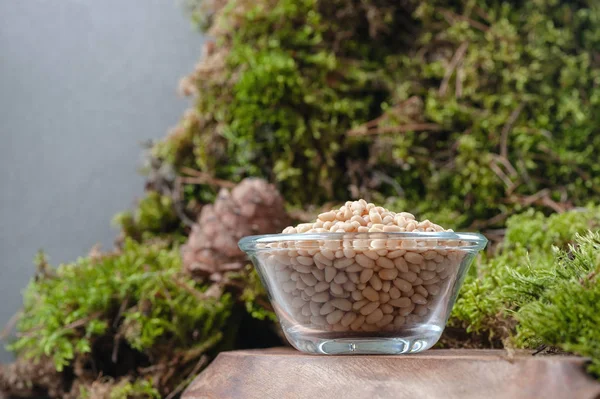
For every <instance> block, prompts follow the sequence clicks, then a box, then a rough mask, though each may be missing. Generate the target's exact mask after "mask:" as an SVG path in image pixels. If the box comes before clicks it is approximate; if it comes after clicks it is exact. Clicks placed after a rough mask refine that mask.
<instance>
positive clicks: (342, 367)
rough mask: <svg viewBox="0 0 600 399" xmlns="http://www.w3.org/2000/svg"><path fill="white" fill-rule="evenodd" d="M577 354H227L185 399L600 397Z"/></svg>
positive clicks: (279, 350)
mask: <svg viewBox="0 0 600 399" xmlns="http://www.w3.org/2000/svg"><path fill="white" fill-rule="evenodd" d="M583 365H584V359H581V358H578V357H573V356H535V357H534V356H531V355H530V354H529V353H525V352H520V353H517V354H515V355H514V356H509V355H508V354H507V352H505V351H501V350H441V349H440V350H430V351H426V352H424V353H420V354H414V355H403V356H318V355H306V354H303V353H300V352H298V351H295V350H293V349H289V348H274V349H267V350H256V351H234V352H224V353H221V354H220V355H219V356H218V357H217V359H215V361H214V362H213V363H212V364H211V365H210V366H209V367H208V368H207V369H206V370H205V371H204V372H202V373H201V374H200V375H199V376H198V377H197V378H196V380H194V382H192V384H191V385H190V387H189V388H188V389H187V390H186V392H185V393H184V394H183V398H184V399H209V398H210V399H213V398H214V399H216V398H219V399H225V398H236V399H269V398H277V399H282V398H286V399H287V398H291V399H293V398H324V399H337V398H368V399H375V398H381V399H387V398H394V399H396V398H411V399H412V398H444V399H454V398H460V399H469V398H485V399H495V398H510V399H524V398H582V399H587V398H600V383H598V382H597V381H595V380H593V379H592V378H590V377H589V376H587V375H586V374H585V373H584V371H583Z"/></svg>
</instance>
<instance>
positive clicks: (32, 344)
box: [11, 240, 232, 370]
mask: <svg viewBox="0 0 600 399" xmlns="http://www.w3.org/2000/svg"><path fill="white" fill-rule="evenodd" d="M41 262H42V263H41V264H42V265H43V269H41V271H40V273H39V274H38V275H37V276H36V278H35V279H34V280H33V281H32V282H31V283H30V285H29V287H28V288H27V290H26V292H25V301H24V311H23V314H22V316H21V318H20V320H19V324H18V328H19V331H20V338H18V340H17V341H16V342H14V343H13V344H12V345H11V349H12V350H14V351H16V352H18V353H19V355H22V356H28V357H40V356H50V357H52V358H53V359H54V362H55V364H56V367H57V369H58V370H63V369H64V368H65V367H71V366H72V362H73V360H74V359H75V358H76V357H78V356H81V355H84V354H86V353H90V352H92V351H93V350H94V345H95V344H96V343H98V342H101V341H102V338H103V337H110V342H112V340H113V337H115V336H118V337H121V338H122V339H124V343H123V344H122V347H123V348H127V347H130V348H133V349H134V350H135V351H138V352H139V353H140V356H141V358H147V357H153V356H162V355H163V354H164V351H170V352H171V353H177V352H181V351H186V350H194V349H195V348H198V347H202V346H203V345H205V344H206V343H207V342H208V343H210V345H209V346H208V347H205V348H204V351H206V350H208V349H210V347H211V346H214V345H215V344H216V343H217V342H218V337H220V334H221V330H222V329H223V327H224V325H225V323H226V321H227V318H228V315H229V313H230V309H231V306H232V301H231V298H230V296H229V294H224V295H222V296H221V297H218V298H210V297H202V296H203V291H204V290H205V288H206V287H204V286H202V285H199V284H197V283H195V282H194V281H193V280H191V279H190V278H189V277H187V276H184V275H182V273H181V260H180V257H179V253H178V251H177V249H173V250H170V249H166V248H164V246H160V245H158V244H154V245H140V244H137V243H135V242H134V241H131V240H127V241H126V242H125V244H124V247H123V249H122V251H121V252H119V253H117V254H112V255H107V256H104V257H102V258H100V259H94V258H81V259H79V260H78V261H77V262H75V263H71V264H64V265H61V266H59V267H58V268H56V269H51V268H50V267H49V266H47V265H46V263H45V261H44V260H43V259H42V260H41ZM200 297H202V300H199V298H200ZM117 349H118V348H117Z"/></svg>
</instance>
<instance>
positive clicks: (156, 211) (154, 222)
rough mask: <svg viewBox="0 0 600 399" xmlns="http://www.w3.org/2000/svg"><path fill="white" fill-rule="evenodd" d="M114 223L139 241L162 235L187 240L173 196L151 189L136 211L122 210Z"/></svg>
mask: <svg viewBox="0 0 600 399" xmlns="http://www.w3.org/2000/svg"><path fill="white" fill-rule="evenodd" d="M113 223H114V224H116V225H118V226H120V227H121V229H122V231H123V234H124V235H125V236H126V237H131V238H134V239H135V240H138V241H143V240H148V239H152V238H154V237H157V236H160V237H162V238H165V237H167V236H168V237H169V239H170V240H173V241H174V242H177V243H181V242H183V241H184V240H185V236H184V235H183V232H184V226H182V224H181V221H180V219H179V217H178V216H177V213H176V212H175V209H174V206H173V200H172V199H171V197H168V196H165V195H160V194H159V193H158V192H156V191H149V192H148V194H147V195H146V196H145V197H144V198H142V199H141V200H140V201H139V202H138V204H137V207H136V209H135V211H134V212H129V211H125V212H121V213H119V214H117V215H115V217H114V219H113Z"/></svg>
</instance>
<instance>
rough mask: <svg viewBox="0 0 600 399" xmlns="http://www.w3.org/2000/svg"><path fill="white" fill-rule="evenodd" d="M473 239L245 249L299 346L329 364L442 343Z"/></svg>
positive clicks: (312, 239) (340, 239)
mask: <svg viewBox="0 0 600 399" xmlns="http://www.w3.org/2000/svg"><path fill="white" fill-rule="evenodd" d="M486 244H487V240H486V238H485V237H484V236H482V235H481V234H474V233H453V232H443V233H420V232H416V233H407V232H403V233H318V234H270V235H261V236H250V237H245V238H243V239H242V240H240V242H239V246H240V248H241V249H242V250H243V251H244V252H246V253H247V254H248V255H249V257H250V258H251V259H252V262H253V263H254V265H255V266H256V269H257V271H258V274H259V275H260V277H261V280H262V282H263V284H264V285H265V287H266V289H267V291H268V293H269V297H270V300H271V303H272V304H273V308H274V309H275V312H276V314H277V316H278V318H279V321H280V322H281V326H282V328H283V331H284V333H285V335H286V337H287V339H288V340H289V341H290V343H291V344H292V345H293V346H294V347H295V348H297V349H299V350H301V351H303V352H309V353H322V354H367V353H370V354H376V353H381V354H400V353H415V352H420V351H423V350H426V349H428V348H430V347H432V346H433V345H434V344H435V343H436V342H437V341H438V339H439V338H440V336H441V334H442V331H443V330H444V326H445V324H446V322H447V320H448V316H449V315H450V311H451V309H452V306H453V305H454V302H455V300H456V296H457V294H458V290H459V288H460V286H461V284H462V282H463V279H464V277H465V274H466V272H467V270H468V268H469V266H470V264H471V262H472V261H473V258H474V257H475V255H476V254H477V252H479V251H480V250H482V249H483V248H484V247H485V245H486Z"/></svg>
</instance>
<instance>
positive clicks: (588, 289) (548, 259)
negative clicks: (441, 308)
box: [450, 207, 600, 374]
mask: <svg viewBox="0 0 600 399" xmlns="http://www.w3.org/2000/svg"><path fill="white" fill-rule="evenodd" d="M507 224H508V229H507V231H506V239H505V241H504V242H503V244H502V247H501V248H500V249H499V251H498V253H497V254H496V255H495V256H491V257H483V258H481V259H480V260H479V261H478V262H477V263H476V265H474V268H473V269H472V270H471V273H470V276H469V277H468V278H467V281H466V282H465V284H464V286H463V288H462V290H461V292H460V296H459V299H458V300H457V302H456V305H455V306H454V309H453V312H452V317H451V321H450V323H451V325H453V326H459V327H462V328H464V329H465V330H466V331H467V332H470V333H479V334H482V333H483V334H487V335H488V336H489V337H490V338H491V340H492V341H493V340H502V341H503V343H504V345H509V346H517V347H525V348H536V347H538V346H539V345H546V346H552V347H558V348H560V349H562V350H565V351H571V352H575V353H578V354H581V355H583V356H589V357H591V358H592V359H593V363H592V367H591V369H590V370H591V371H592V372H594V373H596V374H598V371H599V368H598V367H599V366H598V365H599V364H600V351H599V350H598V349H599V348H600V340H599V339H598V336H597V331H598V329H599V328H600V319H598V316H597V305H596V304H597V301H598V299H599V297H598V295H600V284H599V281H598V279H597V274H598V272H599V271H600V255H599V251H598V250H599V249H600V232H599V231H600V208H598V207H589V208H585V209H580V210H576V211H571V212H566V213H564V214H554V215H551V216H549V217H545V216H543V215H542V214H541V213H539V212H534V211H528V212H526V213H523V214H521V215H516V216H513V217H512V218H510V219H509V220H508V223H507Z"/></svg>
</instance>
